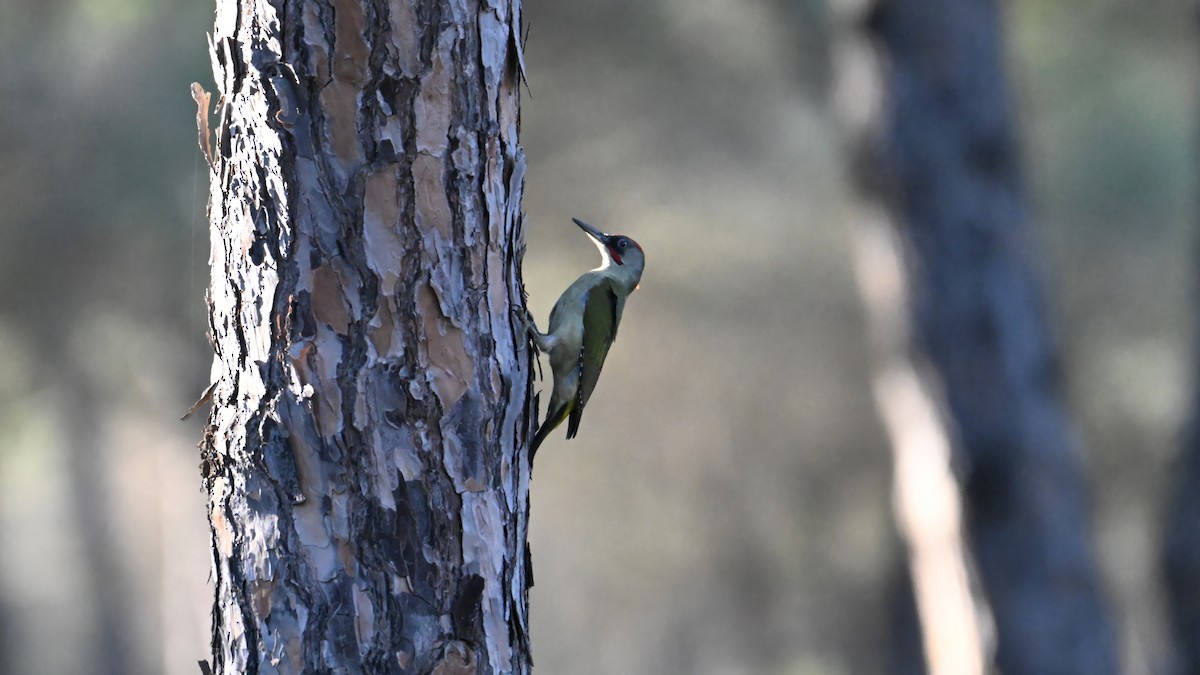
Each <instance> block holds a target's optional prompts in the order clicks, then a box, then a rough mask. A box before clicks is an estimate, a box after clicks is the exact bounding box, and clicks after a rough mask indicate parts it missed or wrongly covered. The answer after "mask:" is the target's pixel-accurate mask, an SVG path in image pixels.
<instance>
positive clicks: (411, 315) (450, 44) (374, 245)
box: [200, 0, 531, 675]
mask: <svg viewBox="0 0 1200 675" xmlns="http://www.w3.org/2000/svg"><path fill="white" fill-rule="evenodd" d="M520 12H521V5H520V0H491V1H488V2H468V1H467V0H444V1H412V2H409V1H403V0H396V1H392V2H383V1H382V0H349V1H334V2H318V1H315V0H287V1H283V0H274V1H271V2H265V1H264V2H251V1H250V0H218V2H217V12H216V22H215V29H214V31H213V34H212V37H211V57H212V61H213V69H214V74H215V76H216V80H217V88H218V92H217V96H215V97H214V98H216V99H218V100H217V114H218V121H217V123H216V124H215V125H214V134H213V135H214V137H213V138H212V139H209V138H208V136H207V134H206V133H205V129H204V125H203V124H202V125H201V134H202V139H203V141H202V145H209V144H211V153H210V155H211V156H210V159H211V168H212V173H211V192H210V201H209V217H210V224H211V231H212V257H211V261H210V262H211V266H212V282H211V288H210V292H209V306H210V320H211V330H212V336H213V344H214V348H215V350H216V358H215V359H214V363H213V378H214V381H215V389H214V390H213V407H212V412H211V415H210V418H209V422H208V426H207V429H206V432H205V439H204V443H203V446H202V447H203V451H204V452H203V460H202V462H203V463H202V472H203V475H204V484H205V487H206V489H207V491H208V494H209V498H210V500H209V519H210V522H211V525H212V546H213V579H214V583H215V585H216V594H215V603H214V606H213V655H212V659H213V666H214V672H217V673H302V672H304V673H315V672H338V673H430V672H433V673H440V674H443V675H448V674H450V673H492V672H496V673H500V672H504V673H524V672H528V671H529V669H530V658H529V643H528V638H527V632H528V618H527V614H526V599H527V583H526V575H527V573H528V570H527V566H526V558H525V555H524V551H525V539H526V531H527V530H526V524H527V517H528V508H527V504H528V497H527V495H528V481H529V472H528V468H527V467H528V464H527V461H526V457H525V453H524V451H523V450H518V449H519V448H524V447H525V446H526V444H527V432H528V429H529V426H530V420H529V419H528V414H527V411H528V409H529V408H528V405H527V402H528V398H529V395H530V383H531V380H530V372H531V370H530V364H531V361H530V353H529V351H528V347H527V343H526V340H525V338H524V334H523V332H522V331H521V330H520V328H519V326H518V325H517V324H515V323H514V322H513V320H512V314H511V309H510V308H512V307H518V306H521V304H522V301H523V298H522V288H521V280H520V268H519V259H520V255H521V252H522V250H523V244H522V242H523V227H522V217H521V212H520V200H521V190H522V186H523V181H524V166H525V165H524V157H523V153H522V150H521V148H520V145H519V141H518V127H519V114H518V111H519V96H518V82H519V78H520V73H519V70H520V44H519V43H518V41H517V39H516V37H517V36H518V35H519V32H520V31H519V26H520ZM200 99H201V100H203V97H200Z"/></svg>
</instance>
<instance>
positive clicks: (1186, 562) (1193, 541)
mask: <svg viewBox="0 0 1200 675" xmlns="http://www.w3.org/2000/svg"><path fill="white" fill-rule="evenodd" d="M1193 397H1194V399H1193V411H1192V419H1191V421H1190V422H1189V424H1188V429H1187V432H1186V434H1185V436H1184V443H1183V447H1182V449H1181V451H1180V453H1179V458H1178V460H1177V466H1176V468H1175V471H1174V476H1175V479H1174V480H1175V485H1174V486H1173V492H1172V494H1171V498H1170V501H1169V503H1168V505H1167V522H1166V533H1165V535H1164V537H1163V551H1162V566H1163V576H1164V577H1165V581H1166V586H1167V608H1168V611H1169V615H1170V621H1171V630H1172V633H1173V634H1174V638H1175V668H1174V669H1173V672H1176V673H1180V674H1183V673H1187V674H1189V675H1197V674H1200V386H1197V388H1196V390H1195V391H1193Z"/></svg>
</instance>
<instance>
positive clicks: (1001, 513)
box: [839, 0, 1117, 675]
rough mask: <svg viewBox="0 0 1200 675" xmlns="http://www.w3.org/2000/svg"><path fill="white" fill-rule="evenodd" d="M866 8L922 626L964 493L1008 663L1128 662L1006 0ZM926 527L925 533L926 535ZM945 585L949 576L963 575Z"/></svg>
mask: <svg viewBox="0 0 1200 675" xmlns="http://www.w3.org/2000/svg"><path fill="white" fill-rule="evenodd" d="M866 4H867V7H866V8H865V9H864V10H863V14H862V15H860V16H858V17H856V20H857V21H859V22H860V23H861V26H860V27H861V28H862V29H863V30H864V31H865V33H866V35H867V37H868V38H869V40H870V41H871V42H872V43H873V45H874V47H875V49H876V53H875V54H874V56H872V57H869V58H867V57H864V54H863V53H847V54H844V57H845V58H843V59H842V62H843V67H844V68H846V69H848V70H847V71H846V72H847V74H843V75H842V76H841V81H840V82H839V84H840V85H841V86H842V91H841V92H840V93H841V94H843V95H845V101H846V105H845V106H844V111H846V112H847V115H846V116H845V118H846V119H848V120H851V122H852V124H854V125H855V126H856V129H855V130H854V132H855V134H856V135H857V139H856V140H857V147H856V148H855V151H856V153H855V161H856V165H855V167H854V169H855V173H856V178H857V180H858V184H859V185H860V187H861V188H862V189H863V191H864V192H865V193H866V195H867V198H868V200H869V201H871V202H873V204H872V207H871V209H872V210H870V211H869V217H866V218H864V219H863V221H864V223H865V225H863V227H862V231H865V232H867V233H868V235H869V236H867V237H864V239H863V241H865V242H868V244H867V245H866V246H864V247H862V248H860V256H861V257H860V261H859V262H860V270H861V271H862V276H863V279H864V283H863V285H864V289H865V290H866V291H867V292H868V296H869V300H870V302H869V303H868V304H869V305H870V306H871V308H872V312H873V314H874V317H875V319H876V321H875V324H876V327H877V338H880V339H879V341H878V344H880V345H882V347H881V350H882V351H883V352H885V353H886V354H887V355H890V356H885V358H884V362H885V365H888V366H895V367H892V368H890V369H888V370H885V371H883V372H881V375H880V380H881V381H880V383H878V384H879V386H877V393H878V394H879V395H880V398H881V406H882V407H883V410H884V413H885V417H886V418H888V419H887V422H888V427H889V431H890V432H891V433H892V436H893V439H894V440H895V441H896V442H895V443H894V445H895V449H896V452H897V457H896V464H897V467H896V470H897V485H898V490H900V492H899V493H898V498H897V501H898V504H899V506H900V507H901V508H902V513H901V521H902V523H903V524H904V527H902V530H904V531H905V534H906V536H907V537H908V541H909V546H910V550H912V552H913V555H914V562H913V567H914V586H915V591H916V594H917V598H918V606H919V607H920V611H921V614H922V624H923V627H924V628H925V629H926V630H928V627H929V623H928V622H930V621H933V620H934V617H932V616H931V615H930V614H931V613H932V612H934V611H935V609H936V608H935V607H934V606H933V605H932V604H923V603H922V601H921V598H922V592H923V590H922V579H921V578H920V577H919V576H917V575H918V569H919V568H920V567H921V566H922V564H927V563H929V561H930V558H929V557H928V556H927V557H926V558H925V559H924V560H922V559H921V554H922V552H923V551H924V552H928V551H929V550H930V549H931V547H932V549H933V550H937V547H938V546H940V545H941V543H940V542H945V541H946V537H945V536H944V535H946V534H947V533H952V532H953V531H955V530H957V529H958V525H957V513H958V510H957V509H958V504H959V503H960V502H961V503H962V513H963V526H964V527H965V531H966V533H967V543H968V545H967V549H968V550H969V551H970V553H971V554H972V555H971V557H972V558H973V562H974V565H975V568H976V569H977V570H978V577H979V580H980V582H981V584H982V589H983V592H984V594H985V595H986V598H987V601H988V602H989V603H990V609H991V613H992V616H993V619H994V622H995V635H996V645H995V650H996V651H995V661H996V665H998V666H999V668H1000V670H1001V671H1002V672H1004V673H1010V674H1016V673H1020V674H1022V675H1038V674H1041V673H1046V674H1050V673H1054V674H1059V673H1079V674H1084V673H1086V674H1088V675H1097V674H1104V673H1115V672H1116V671H1117V658H1116V654H1115V652H1116V649H1115V645H1114V636H1113V629H1112V626H1111V624H1110V622H1109V619H1108V617H1107V614H1106V611H1105V606H1104V602H1103V600H1102V598H1101V592H1100V582H1099V579H1098V573H1097V570H1096V565H1095V564H1094V562H1093V558H1092V551H1091V543H1090V537H1089V518H1088V512H1087V497H1086V494H1085V493H1086V490H1085V487H1084V482H1083V479H1082V477H1081V474H1080V470H1079V466H1078V459H1077V452H1078V442H1077V440H1076V437H1075V433H1074V431H1073V429H1072V427H1071V424H1070V422H1069V419H1068V416H1067V412H1066V410H1065V406H1064V404H1063V400H1062V395H1061V392H1060V383H1059V369H1058V363H1057V358H1056V355H1055V347H1054V344H1053V341H1052V340H1051V337H1050V332H1049V330H1048V329H1047V325H1046V320H1045V317H1044V310H1043V307H1042V301H1041V291H1040V289H1039V284H1038V280H1037V278H1036V274H1035V273H1034V271H1033V265H1032V263H1031V262H1030V258H1031V255H1030V252H1029V249H1030V245H1029V241H1028V239H1029V228H1028V222H1027V214H1026V205H1025V202H1024V198H1023V195H1022V188H1021V181H1020V176H1019V171H1018V161H1017V151H1016V146H1015V142H1014V139H1013V131H1012V124H1011V123H1010V119H1009V114H1008V101H1007V90H1006V88H1005V84H1004V83H1005V80H1004V74H1003V68H1002V66H1001V61H1002V58H1001V46H1000V28H999V17H998V16H997V10H996V7H995V4H994V3H993V2H990V1H987V0H875V1H873V2H868V3H866ZM874 58H878V59H879V60H880V61H882V62H883V65H880V64H879V63H874V62H873V59H874ZM869 62H870V63H869ZM864 64H866V65H864ZM880 96H882V100H880ZM876 224H882V226H879V227H877V226H876ZM876 234H882V235H883V236H874V235H876ZM893 240H894V241H893ZM880 242H882V243H884V246H882V247H876V250H879V249H888V248H890V249H891V250H892V251H893V252H894V253H895V255H898V256H899V263H898V264H895V265H894V266H893V265H890V264H888V261H887V257H888V255H890V254H884V255H883V256H882V259H883V263H884V264H882V265H874V264H872V263H873V262H877V261H878V259H879V258H880V256H875V257H874V258H873V257H872V256H871V250H872V249H871V246H873V245H874V244H875V243H880ZM889 275H891V276H889ZM941 444H947V445H948V447H949V450H948V451H947V452H945V453H941V452H939V451H938V450H937V449H936V448H937V447H939V446H940V445H941ZM906 472H907V474H906ZM942 475H945V476H947V477H948V480H945V481H943V480H942V479H941V478H940V476H942ZM955 482H957V486H956V489H954V490H953V491H952V492H950V493H947V492H946V491H945V490H944V489H943V488H944V486H951V487H955V485H954V484H955ZM905 484H907V485H908V491H907V492H905V491H904V488H903V485H905ZM910 500H911V501H910ZM906 504H907V507H908V508H907V510H903V509H904V507H905V506H906ZM914 516H915V518H914ZM931 527H932V528H934V529H932V530H931V529H929V528H931ZM913 528H916V529H915V531H914V529H913ZM922 533H924V534H922ZM939 533H940V534H939ZM926 535H932V536H928V537H927V538H928V539H929V540H930V542H929V546H928V547H925V548H922V547H921V544H920V541H919V540H918V539H916V538H915V537H922V536H926ZM952 558H953V555H948V556H942V557H938V558H936V559H937V560H950V559H952ZM967 567H968V570H969V569H970V567H969V565H968V566H967ZM950 580H953V582H954V583H953V584H949V583H947V581H950ZM932 582H933V583H935V584H939V585H938V587H937V590H945V589H946V588H948V587H951V586H959V585H961V584H962V583H964V577H963V575H962V573H961V572H954V573H952V574H950V575H949V576H948V575H946V574H943V575H940V576H934V577H933V578H932ZM929 645H930V640H929V635H926V646H927V648H928V647H929ZM927 657H928V658H929V660H930V666H931V669H932V668H933V667H934V664H935V663H936V660H935V658H934V655H931V654H927Z"/></svg>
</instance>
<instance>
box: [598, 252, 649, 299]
mask: <svg viewBox="0 0 1200 675" xmlns="http://www.w3.org/2000/svg"><path fill="white" fill-rule="evenodd" d="M594 271H596V272H599V273H601V274H603V275H604V276H606V277H608V278H610V279H612V280H613V281H615V282H617V285H619V286H620V287H621V289H622V290H624V291H625V293H626V294H627V295H628V294H629V293H632V292H633V289H635V288H637V285H638V282H640V281H641V280H642V268H641V266H640V265H639V266H634V265H633V264H625V265H618V264H616V263H615V262H613V261H612V260H611V259H609V258H608V257H605V259H604V263H603V264H602V265H600V266H599V267H597V268H596V269H595V270H594Z"/></svg>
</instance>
